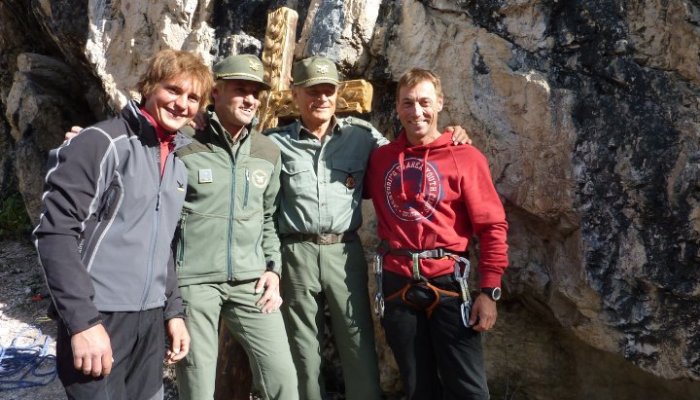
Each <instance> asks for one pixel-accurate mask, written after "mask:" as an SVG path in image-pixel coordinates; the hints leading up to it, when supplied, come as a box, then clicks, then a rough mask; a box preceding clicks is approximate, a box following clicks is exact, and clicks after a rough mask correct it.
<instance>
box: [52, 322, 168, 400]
mask: <svg viewBox="0 0 700 400" xmlns="http://www.w3.org/2000/svg"><path fill="white" fill-rule="evenodd" d="M100 315H101V317H102V323H103V325H104V326H105V329H106V330H107V333H108V334H109V338H110V341H111V345H112V353H113V357H114V363H113V365H112V372H111V373H110V374H109V375H108V376H106V377H99V378H93V377H92V376H89V375H84V374H83V373H82V372H81V371H78V370H76V369H75V368H74V367H73V351H72V349H71V342H70V340H71V337H70V335H68V331H67V330H66V328H65V326H63V324H62V323H60V322H59V323H58V335H57V340H56V365H57V367H58V377H59V379H60V380H61V383H62V384H63V387H64V388H65V390H66V395H67V396H68V398H69V399H71V400H73V399H76V400H159V399H162V398H163V359H164V357H165V326H164V322H163V309H162V308H157V309H153V310H147V311H140V312H111V313H100Z"/></svg>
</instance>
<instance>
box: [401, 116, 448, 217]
mask: <svg viewBox="0 0 700 400" xmlns="http://www.w3.org/2000/svg"><path fill="white" fill-rule="evenodd" d="M395 143H396V145H397V146H399V147H400V148H401V151H400V152H399V171H400V185H401V193H400V194H399V196H400V198H401V200H403V201H406V200H408V194H407V193H406V187H405V186H404V173H405V169H404V166H405V164H404V160H405V159H406V156H409V157H417V158H421V159H422V160H423V164H422V165H423V166H422V171H421V172H422V178H423V179H422V181H421V182H420V184H419V186H418V192H417V193H416V194H415V200H416V201H417V202H420V203H424V202H425V201H426V200H427V199H428V193H427V191H426V187H427V184H426V180H427V177H428V174H427V171H426V169H427V165H428V155H429V154H430V152H431V151H434V150H436V149H441V148H444V147H448V146H452V134H451V133H443V134H442V135H440V136H438V138H437V139H435V140H433V141H432V142H430V143H428V144H424V145H417V146H416V145H412V144H411V143H410V142H409V141H408V138H407V137H406V131H405V130H401V132H399V137H398V139H396V142H395Z"/></svg>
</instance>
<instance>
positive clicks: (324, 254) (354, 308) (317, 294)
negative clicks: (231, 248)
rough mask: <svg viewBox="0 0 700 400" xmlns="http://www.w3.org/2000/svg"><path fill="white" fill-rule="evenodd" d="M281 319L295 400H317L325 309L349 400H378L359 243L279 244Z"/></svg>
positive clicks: (321, 384)
mask: <svg viewBox="0 0 700 400" xmlns="http://www.w3.org/2000/svg"><path fill="white" fill-rule="evenodd" d="M281 250H282V262H283V269H282V297H283V299H284V304H283V305H282V314H283V316H284V320H285V325H286V326H287V333H288V336H289V342H290V346H291V350H292V358H293V359H294V364H295V366H296V370H297V376H298V381H299V398H301V399H304V400H322V399H323V398H324V396H325V388H324V380H323V376H321V359H322V357H321V349H322V344H323V334H324V330H325V326H324V325H325V323H324V321H325V319H324V308H325V306H326V305H328V309H329V311H330V319H331V332H332V334H333V338H334V341H335V345H336V348H337V349H338V353H339V355H340V361H341V364H342V367H343V378H344V381H345V398H346V399H348V400H374V399H380V398H381V389H380V386H379V366H378V365H377V355H376V352H375V347H374V326H373V323H372V316H371V314H370V312H371V311H370V302H369V294H368V288H367V262H366V260H365V257H364V252H363V250H362V244H361V242H360V240H359V239H355V240H353V241H350V242H346V243H337V244H330V245H319V244H315V243H312V242H294V241H288V240H285V239H282V248H281Z"/></svg>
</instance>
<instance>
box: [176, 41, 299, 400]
mask: <svg viewBox="0 0 700 400" xmlns="http://www.w3.org/2000/svg"><path fill="white" fill-rule="evenodd" d="M214 74H215V78H216V85H215V87H214V90H213V92H212V97H213V99H214V105H213V109H211V108H210V109H209V110H208V111H207V117H208V120H209V123H208V125H207V126H206V127H205V128H204V129H203V130H201V131H197V132H196V133H195V134H194V136H193V139H194V141H193V143H192V144H190V145H188V146H186V147H184V148H182V149H180V150H178V152H177V154H178V156H179V157H180V158H181V159H182V161H183V162H184V163H185V165H186V166H187V170H188V174H189V176H188V185H187V197H186V199H185V205H184V208H183V211H182V218H181V220H180V225H179V228H178V232H177V233H176V235H177V239H176V265H177V273H178V280H179V286H180V291H181V292H182V297H183V299H184V302H185V310H186V314H187V326H188V328H189V330H190V335H191V336H192V344H191V349H190V352H189V354H188V355H187V357H186V358H185V361H184V363H180V364H179V365H178V367H177V381H178V387H179V392H180V399H194V400H202V399H212V398H213V396H214V386H215V378H216V360H217V356H218V328H219V318H220V317H221V319H222V321H223V322H224V323H225V324H226V326H227V327H228V328H229V330H230V331H231V333H232V334H233V336H234V337H235V338H236V339H237V340H238V341H239V342H240V343H241V345H242V346H243V348H244V349H245V351H246V353H247V354H248V358H249V360H250V366H251V370H252V372H253V379H254V382H253V384H254V389H256V390H257V391H258V392H259V394H260V395H261V396H262V397H263V398H265V399H297V398H298V394H297V379H296V374H295V372H294V365H293V363H292V358H291V355H290V349H289V343H288V341H287V337H286V335H285V328H284V322H283V319H282V316H281V314H280V312H279V311H278V309H279V306H280V304H281V299H280V296H279V274H280V268H281V260H280V252H279V244H280V243H279V239H278V236H277V230H276V228H275V221H274V219H273V218H274V216H273V215H274V213H275V211H276V209H277V204H278V191H279V187H280V185H279V174H280V166H281V161H280V151H279V148H278V147H277V146H276V145H275V144H274V143H273V142H272V141H271V140H269V139H268V138H267V137H265V136H263V135H261V134H260V133H258V132H256V131H254V130H252V126H251V121H252V120H253V117H254V116H255V113H256V111H257V108H258V105H259V101H258V99H257V97H258V94H259V93H260V91H261V90H262V89H264V88H269V86H268V85H267V84H266V83H265V82H264V81H263V66H262V63H261V62H260V60H259V59H258V58H257V57H255V56H253V55H236V56H231V57H228V58H226V59H224V60H223V61H221V62H220V63H218V64H217V65H215V66H214Z"/></svg>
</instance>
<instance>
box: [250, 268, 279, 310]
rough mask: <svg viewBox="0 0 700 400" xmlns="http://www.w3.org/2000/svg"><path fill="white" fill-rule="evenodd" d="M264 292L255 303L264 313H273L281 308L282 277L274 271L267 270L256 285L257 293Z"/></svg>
mask: <svg viewBox="0 0 700 400" xmlns="http://www.w3.org/2000/svg"><path fill="white" fill-rule="evenodd" d="M263 290H264V292H263V295H262V296H261V297H260V300H258V301H257V303H255V304H256V305H257V306H258V307H260V311H261V312H263V313H271V312H274V311H277V310H279V309H280V306H281V305H282V297H281V296H280V277H279V275H277V274H276V273H274V272H272V271H267V272H265V273H263V274H262V275H261V276H260V279H258V284H257V285H255V293H260V292H262V291H263Z"/></svg>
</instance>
